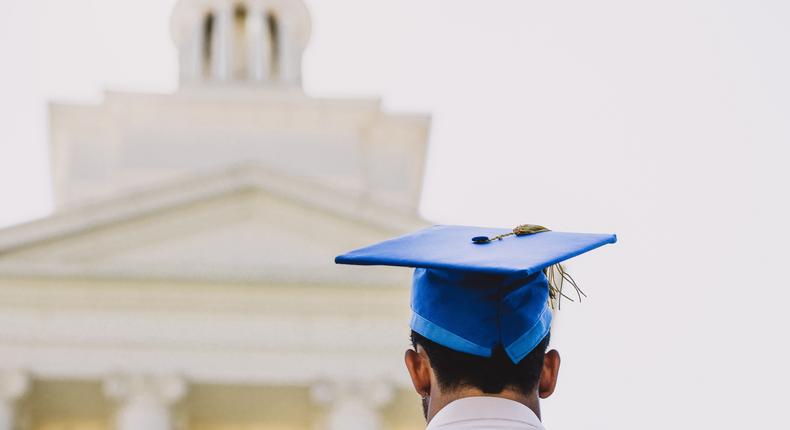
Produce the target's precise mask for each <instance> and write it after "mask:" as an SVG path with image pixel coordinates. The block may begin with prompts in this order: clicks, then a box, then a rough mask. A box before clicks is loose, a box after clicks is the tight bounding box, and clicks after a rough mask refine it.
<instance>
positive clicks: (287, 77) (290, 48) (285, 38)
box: [278, 16, 302, 85]
mask: <svg viewBox="0 0 790 430" xmlns="http://www.w3.org/2000/svg"><path fill="white" fill-rule="evenodd" d="M291 25H292V23H291V20H290V17H288V16H283V17H281V18H280V21H279V26H280V29H279V30H280V38H279V40H278V41H279V43H280V46H279V53H280V58H279V61H280V62H279V65H280V76H279V78H280V81H281V82H283V83H285V84H291V85H298V84H300V83H301V76H302V58H301V56H300V52H299V48H298V47H297V45H296V43H295V42H296V41H295V38H296V35H295V34H294V31H293V28H291Z"/></svg>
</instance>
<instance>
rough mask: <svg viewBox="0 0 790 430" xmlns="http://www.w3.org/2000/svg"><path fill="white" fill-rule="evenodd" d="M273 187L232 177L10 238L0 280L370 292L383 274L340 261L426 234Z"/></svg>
mask: <svg viewBox="0 0 790 430" xmlns="http://www.w3.org/2000/svg"><path fill="white" fill-rule="evenodd" d="M272 178H273V177H272V176H271V175H268V176H266V177H262V176H261V172H260V171H258V170H257V169H249V168H248V169H245V170H244V172H243V173H239V171H233V172H230V173H228V172H225V173H224V174H219V175H210V176H209V177H201V178H196V179H193V180H187V181H182V182H180V183H177V184H170V185H168V186H165V187H159V188H155V189H151V190H148V191H146V192H143V193H138V194H136V195H134V196H128V197H127V198H118V199H113V200H112V201H105V202H100V203H98V204H95V205H93V206H91V207H86V208H79V209H73V210H69V211H67V213H59V214H55V215H53V216H51V217H49V218H45V219H42V220H39V221H36V222H33V223H30V224H27V225H23V226H19V227H16V228H11V229H8V230H5V231H2V232H0V247H2V248H0V276H2V275H14V276H79V277H86V276H87V277H93V276H100V277H112V278H122V279H123V278H135V279H175V280H179V279H185V280H205V281H249V282H271V283H292V282H297V283H335V282H338V283H339V282H344V283H347V282H349V280H354V279H356V280H357V281H359V282H361V283H367V282H369V281H371V279H372V278H371V276H372V273H377V276H378V275H380V274H381V273H382V271H375V272H368V271H349V270H348V268H344V267H339V266H336V265H335V264H334V263H333V259H334V256H335V255H337V254H338V253H341V252H344V251H346V250H349V249H353V248H356V247H359V246H362V245H365V244H368V243H371V242H375V241H379V240H383V239H386V238H388V237H391V236H392V235H393V234H400V233H403V232H405V231H406V230H407V229H410V228H412V227H414V226H418V225H421V224H422V221H420V220H419V219H418V218H417V217H413V218H411V220H409V217H407V216H402V217H400V218H393V217H392V213H390V212H389V211H387V210H385V209H384V208H374V207H365V206H364V205H360V202H358V201H353V200H344V197H343V196H341V195H331V194H332V193H331V191H330V190H322V189H320V187H316V186H310V185H309V184H301V185H308V188H304V189H302V190H301V191H299V190H297V188H298V185H294V184H289V185H288V187H291V190H290V191H292V192H288V190H286V189H284V186H283V184H280V187H279V189H278V188H277V186H276V185H275V184H274V182H275V181H276V180H281V181H282V178H278V179H276V180H274V179H272ZM262 179H263V181H261V180H262ZM207 185H212V186H213V187H214V188H213V189H212V187H211V186H207ZM219 185H221V186H219ZM311 193H312V194H315V195H314V196H313V197H311ZM348 206H350V207H348ZM343 208H344V209H343ZM344 211H345V212H344ZM377 211H378V212H380V214H379V215H380V216H376V215H375V214H376V212H377ZM387 217H389V219H387ZM69 220H72V222H71V224H70V223H69ZM25 232H27V233H28V237H25ZM25 239H26V240H25ZM384 272H386V271H384ZM395 276H396V278H397V279H402V277H401V276H400V275H395ZM396 278H391V279H396Z"/></svg>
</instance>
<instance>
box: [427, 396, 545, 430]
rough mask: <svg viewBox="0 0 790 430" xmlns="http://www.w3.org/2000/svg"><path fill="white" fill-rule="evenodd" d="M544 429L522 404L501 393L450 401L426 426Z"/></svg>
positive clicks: (439, 429)
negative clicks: (497, 395) (499, 394)
mask: <svg viewBox="0 0 790 430" xmlns="http://www.w3.org/2000/svg"><path fill="white" fill-rule="evenodd" d="M453 429H458V430H462V429H478V430H484V429H502V430H505V429H525V430H526V429H529V430H545V429H544V428H543V425H542V424H541V423H540V420H539V419H538V417H537V415H535V413H534V412H533V411H532V410H531V409H530V408H528V407H526V406H525V405H523V404H521V403H518V402H515V401H513V400H509V399H503V398H501V397H465V398H463V399H458V400H456V401H453V402H451V403H450V404H448V405H447V406H445V407H444V408H442V410H440V411H439V412H438V413H437V414H436V415H435V416H434V417H433V419H431V422H430V423H429V424H428V428H427V430H453Z"/></svg>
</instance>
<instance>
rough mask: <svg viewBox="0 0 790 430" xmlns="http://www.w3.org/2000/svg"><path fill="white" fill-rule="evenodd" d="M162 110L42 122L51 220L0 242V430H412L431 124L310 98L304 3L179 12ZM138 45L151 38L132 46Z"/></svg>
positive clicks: (107, 106) (115, 110)
mask: <svg viewBox="0 0 790 430" xmlns="http://www.w3.org/2000/svg"><path fill="white" fill-rule="evenodd" d="M171 27H172V36H173V39H174V41H175V43H176V45H177V47H178V52H179V56H180V66H181V67H180V70H181V71H180V73H181V85H180V88H179V90H178V91H177V92H176V93H174V94H167V95H161V94H139V93H115V92H112V93H107V94H106V95H105V97H104V101H103V102H102V103H101V104H99V105H90V106H77V105H64V104H53V105H52V106H51V109H50V113H51V153H52V177H53V182H54V194H55V199H56V210H55V212H54V213H53V214H52V215H51V216H49V217H47V218H44V219H40V220H37V221H33V222H30V223H26V224H23V225H19V226H15V227H12V228H8V229H5V230H3V231H0V430H11V429H17V430H105V429H107V430H110V429H115V430H167V429H184V430H242V429H244V430H252V429H262V430H263V429H331V430H338V429H346V430H354V429H365V430H375V429H401V428H403V429H406V428H418V427H419V426H420V425H421V422H422V417H421V409H420V405H419V401H418V399H417V398H416V396H415V395H414V394H413V393H412V391H411V389H410V384H409V382H408V380H407V376H406V372H405V368H404V366H403V364H402V356H403V350H404V348H405V347H406V346H407V337H408V326H407V324H408V295H409V291H408V288H407V285H408V274H407V273H405V272H407V271H397V270H394V271H393V270H387V269H369V270H353V269H348V268H344V267H339V266H335V265H334V264H333V257H334V256H335V255H336V254H338V253H340V252H342V251H345V250H348V249H350V248H354V247H357V246H361V245H363V244H367V243H369V242H372V241H377V240H381V239H384V238H386V237H390V236H392V235H396V234H400V233H404V232H406V231H409V230H411V229H413V228H417V227H420V226H422V225H423V224H424V221H422V220H421V219H420V218H419V217H418V215H417V205H418V202H419V196H420V188H421V182H422V172H423V165H424V158H425V152H426V144H427V138H428V127H429V118H428V117H427V116H425V115H400V114H398V115H396V114H391V113H386V112H383V111H382V110H381V108H380V103H379V101H378V100H358V99H356V100H346V99H331V100H330V99H316V98H311V97H308V96H306V95H305V94H304V93H303V92H302V89H301V84H300V81H301V58H302V53H303V51H304V49H305V46H306V44H307V42H308V39H309V35H310V19H309V15H308V12H307V10H306V8H305V7H304V5H303V4H302V3H301V2H300V1H299V0H264V1H257V0H247V1H239V0H181V1H180V2H179V3H178V4H177V6H176V8H175V10H174V12H173V16H172V22H171ZM143 30H144V29H143Z"/></svg>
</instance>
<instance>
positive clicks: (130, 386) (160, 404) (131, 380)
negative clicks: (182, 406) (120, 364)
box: [104, 375, 186, 430]
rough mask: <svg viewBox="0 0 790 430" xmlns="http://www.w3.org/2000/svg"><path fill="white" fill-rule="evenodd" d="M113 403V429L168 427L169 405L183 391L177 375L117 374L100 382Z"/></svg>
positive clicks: (158, 429)
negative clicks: (115, 404)
mask: <svg viewBox="0 0 790 430" xmlns="http://www.w3.org/2000/svg"><path fill="white" fill-rule="evenodd" d="M104 392H105V394H106V395H107V396H108V397H110V398H112V399H113V400H114V401H116V402H117V410H116V412H115V427H114V430H172V429H173V424H172V417H171V414H170V407H171V406H172V404H173V403H175V402H177V401H178V400H179V399H181V398H182V397H183V396H184V394H185V393H186V383H185V382H184V380H183V379H181V378H179V377H177V376H170V375H169V376H151V375H118V376H113V377H110V378H108V379H107V380H106V381H105V382H104Z"/></svg>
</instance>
